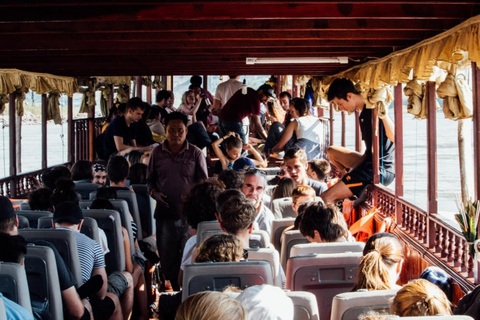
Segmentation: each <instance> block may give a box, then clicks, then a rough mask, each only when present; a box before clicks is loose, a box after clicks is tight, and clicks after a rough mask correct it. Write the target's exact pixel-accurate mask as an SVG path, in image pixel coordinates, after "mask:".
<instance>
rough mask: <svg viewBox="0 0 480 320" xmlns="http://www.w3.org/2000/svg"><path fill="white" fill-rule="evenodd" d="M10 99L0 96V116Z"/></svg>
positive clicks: (3, 95) (4, 95)
mask: <svg viewBox="0 0 480 320" xmlns="http://www.w3.org/2000/svg"><path fill="white" fill-rule="evenodd" d="M9 101H10V99H9V97H8V95H6V94H0V114H2V113H3V112H4V111H5V108H6V106H5V105H6V104H7V103H9Z"/></svg>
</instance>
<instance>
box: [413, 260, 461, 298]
mask: <svg viewBox="0 0 480 320" xmlns="http://www.w3.org/2000/svg"><path fill="white" fill-rule="evenodd" d="M420 278H421V279H425V280H428V281H430V282H431V283H433V284H436V285H437V286H438V287H439V288H440V289H441V290H442V291H443V292H444V293H445V295H446V296H447V298H448V299H449V300H452V290H453V288H452V278H451V277H450V276H449V275H448V274H447V273H446V272H445V271H444V270H442V269H440V268H439V267H433V266H432V267H427V268H425V270H423V272H422V274H421V275H420Z"/></svg>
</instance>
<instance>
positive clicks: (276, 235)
mask: <svg viewBox="0 0 480 320" xmlns="http://www.w3.org/2000/svg"><path fill="white" fill-rule="evenodd" d="M294 222H295V218H284V219H275V220H273V221H272V233H271V234H270V242H271V243H272V244H273V246H274V247H275V249H277V250H278V252H282V251H281V248H282V243H281V241H280V240H281V239H282V233H283V230H285V229H286V228H287V227H290V226H293V223H294Z"/></svg>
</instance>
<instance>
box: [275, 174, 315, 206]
mask: <svg viewBox="0 0 480 320" xmlns="http://www.w3.org/2000/svg"><path fill="white" fill-rule="evenodd" d="M282 180H283V179H282ZM308 201H315V190H313V188H312V187H310V186H304V185H301V186H296V187H295V188H294V189H293V191H292V207H293V210H294V211H295V212H296V213H297V215H298V208H299V207H300V206H301V205H302V204H303V203H305V202H308Z"/></svg>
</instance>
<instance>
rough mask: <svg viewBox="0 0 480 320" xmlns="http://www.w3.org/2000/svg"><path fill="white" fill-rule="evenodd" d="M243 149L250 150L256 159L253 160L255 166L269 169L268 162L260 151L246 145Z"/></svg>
mask: <svg viewBox="0 0 480 320" xmlns="http://www.w3.org/2000/svg"><path fill="white" fill-rule="evenodd" d="M243 148H244V149H245V150H248V151H249V152H250V153H251V154H253V156H254V157H255V159H253V161H252V162H253V163H254V164H255V166H256V167H260V168H266V167H267V165H268V162H267V160H265V159H263V157H262V156H261V155H260V153H258V151H257V150H256V149H255V148H254V147H252V145H251V144H245V145H244V146H243Z"/></svg>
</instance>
